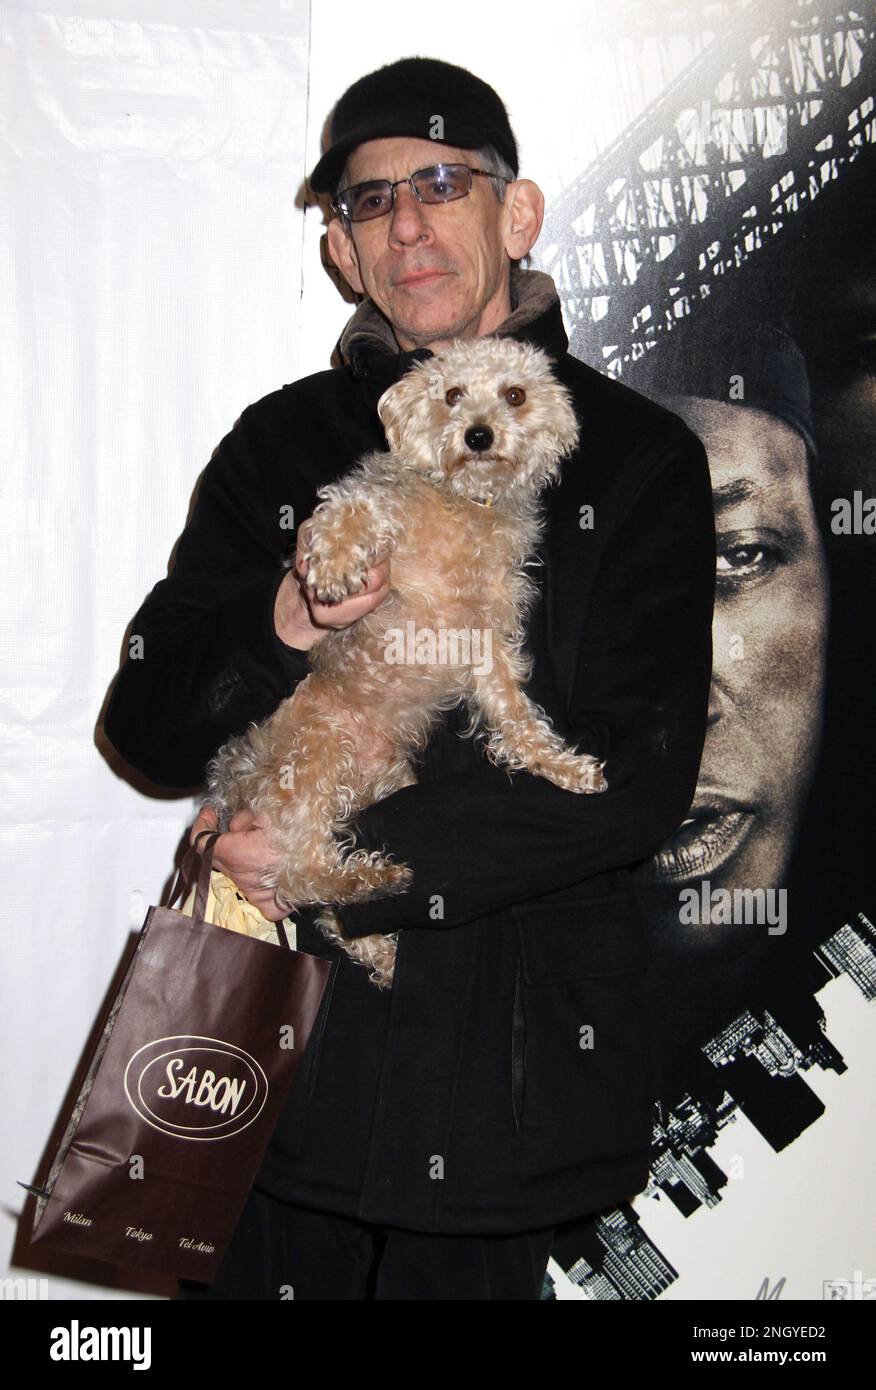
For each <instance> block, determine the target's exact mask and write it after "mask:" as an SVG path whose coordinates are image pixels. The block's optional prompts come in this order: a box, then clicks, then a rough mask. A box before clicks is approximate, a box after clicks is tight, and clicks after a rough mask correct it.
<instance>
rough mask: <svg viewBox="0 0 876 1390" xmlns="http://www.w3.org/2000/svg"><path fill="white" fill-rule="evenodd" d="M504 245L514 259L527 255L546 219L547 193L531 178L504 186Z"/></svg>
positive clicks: (516, 180) (517, 180) (520, 258)
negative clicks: (545, 202)
mask: <svg viewBox="0 0 876 1390" xmlns="http://www.w3.org/2000/svg"><path fill="white" fill-rule="evenodd" d="M502 211H503V213H504V214H505V237H504V245H505V250H506V251H507V253H508V256H509V257H510V259H511V260H512V261H519V260H522V259H523V257H524V256H526V255H528V254H529V252H530V251H531V250H532V248H533V246H534V245H535V243H536V242H537V241H538V234H539V232H540V231H541V224H542V222H543V221H544V194H543V193H542V191H541V189H540V188H539V186H538V184H537V183H533V181H532V179H515V181H514V183H509V184H508V186H507V188H506V189H505V202H504V203H503V205H502Z"/></svg>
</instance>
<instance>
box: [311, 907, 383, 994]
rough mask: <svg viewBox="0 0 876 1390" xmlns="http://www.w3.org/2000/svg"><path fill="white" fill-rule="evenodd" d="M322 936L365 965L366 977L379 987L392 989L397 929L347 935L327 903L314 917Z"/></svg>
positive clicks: (352, 958)
mask: <svg viewBox="0 0 876 1390" xmlns="http://www.w3.org/2000/svg"><path fill="white" fill-rule="evenodd" d="M316 925H317V926H318V928H319V930H320V931H321V932H322V934H323V936H325V937H327V938H328V940H329V941H333V942H334V943H335V945H337V946H340V947H341V949H342V950H343V951H346V953H347V955H348V956H349V957H350V959H351V960H353V961H357V962H358V963H359V964H360V965H364V966H365V968H366V969H367V971H368V978H369V979H370V980H372V981H373V982H374V984H376V985H377V987H378V989H391V988H392V981H393V976H394V974H395V957H396V951H397V948H398V935H399V934H398V932H387V933H385V934H383V933H375V934H374V935H373V936H358V937H353V936H347V935H345V933H344V930H343V927H342V926H341V923H340V920H339V918H338V915H337V913H336V912H334V911H333V909H332V908H330V907H326V908H323V910H322V911H321V912H320V914H319V916H318V917H317V919H316Z"/></svg>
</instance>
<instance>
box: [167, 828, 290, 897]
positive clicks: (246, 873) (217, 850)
mask: <svg viewBox="0 0 876 1390" xmlns="http://www.w3.org/2000/svg"><path fill="white" fill-rule="evenodd" d="M218 829H219V817H218V816H217V814H216V812H215V811H214V810H213V808H212V806H205V807H203V809H202V810H201V811H200V813H199V815H198V819H197V820H196V821H195V823H194V825H193V826H192V833H191V835H190V836H189V839H190V841H191V843H192V844H194V843H195V841H196V839H197V837H198V836H199V835H200V833H201V831H202V830H218ZM270 857H271V856H270V851H269V849H268V841H267V836H266V835H265V832H264V830H262V828H261V826H260V825H259V823H258V821H257V820H256V818H255V816H254V815H253V813H252V811H238V813H237V815H236V816H232V818H231V823H230V828H229V829H228V830H226V831H224V832H223V834H221V835H220V836H219V839H218V840H217V841H216V843H215V845H214V847H213V867H214V868H216V869H220V870H221V871H222V873H224V874H227V875H228V877H229V878H230V879H231V880H232V881H233V882H234V883H235V884H236V885H237V887H238V888H239V889H240V891H241V893H242V894H243V896H244V897H245V898H246V899H247V900H248V901H249V902H251V903H252V905H253V907H257V908H258V910H259V912H260V913H261V914H262V916H263V917H265V918H267V920H268V921H269V922H279V921H280V920H281V919H282V918H283V917H287V916H288V915H289V914H288V913H287V912H284V910H283V909H282V908H281V907H278V906H277V904H276V902H275V900H274V894H273V892H272V891H271V890H270V889H265V888H262V887H261V886H260V884H259V876H260V874H261V872H262V870H263V869H264V868H265V867H266V866H267V864H268V863H269V862H270Z"/></svg>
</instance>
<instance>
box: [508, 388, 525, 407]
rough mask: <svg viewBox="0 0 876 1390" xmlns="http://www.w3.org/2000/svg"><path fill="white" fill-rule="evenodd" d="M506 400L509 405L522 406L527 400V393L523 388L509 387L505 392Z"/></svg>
mask: <svg viewBox="0 0 876 1390" xmlns="http://www.w3.org/2000/svg"><path fill="white" fill-rule="evenodd" d="M505 400H506V401H507V402H508V404H509V405H522V404H523V402H524V401H525V400H526V392H525V391H524V389H523V387H522V386H509V387H508V390H507V391H506V392H505Z"/></svg>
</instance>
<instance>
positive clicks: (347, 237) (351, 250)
mask: <svg viewBox="0 0 876 1390" xmlns="http://www.w3.org/2000/svg"><path fill="white" fill-rule="evenodd" d="M326 239H327V241H328V247H329V254H330V256H331V258H332V260H333V261H334V263H335V265H336V266H337V267H338V270H339V271H340V272H341V274H342V275H343V277H344V279H345V280H346V282H347V284H348V285H349V286H350V288H351V289H353V290H355V291H356V293H357V294H364V293H365V286H364V284H363V283H362V276H361V275H360V274H359V257H358V255H357V253H356V243H355V242H354V241H353V233H352V232H348V231H347V230H346V229H345V227H344V222H343V219H342V218H340V217H333V218H332V220H331V222H330V223H329V224H328V227H327V229H326Z"/></svg>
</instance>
